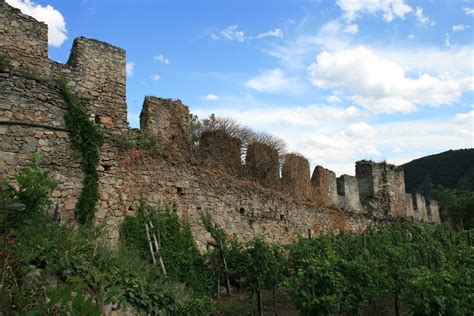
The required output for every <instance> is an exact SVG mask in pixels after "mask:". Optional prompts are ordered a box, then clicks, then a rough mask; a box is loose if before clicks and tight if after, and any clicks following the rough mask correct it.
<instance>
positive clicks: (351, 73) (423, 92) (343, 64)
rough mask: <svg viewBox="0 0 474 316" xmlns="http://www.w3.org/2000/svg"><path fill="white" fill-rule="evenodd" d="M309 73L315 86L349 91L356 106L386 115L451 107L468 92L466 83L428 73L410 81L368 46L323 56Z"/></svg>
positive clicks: (318, 58)
mask: <svg viewBox="0 0 474 316" xmlns="http://www.w3.org/2000/svg"><path fill="white" fill-rule="evenodd" d="M308 70H309V72H310V75H311V78H312V82H313V84H314V85H315V86H317V87H319V88H334V87H344V88H347V89H349V90H350V91H352V92H354V93H355V95H354V97H353V101H354V102H356V103H357V104H360V105H362V106H364V107H366V108H368V109H371V110H373V111H376V112H384V113H393V112H402V113H406V112H413V111H416V109H417V107H418V106H420V105H432V106H439V105H445V104H449V103H452V102H453V101H455V100H457V99H458V98H459V97H460V96H461V95H462V90H463V89H468V87H467V86H466V84H464V82H463V81H459V80H454V79H450V78H443V77H441V76H440V77H433V76H431V75H429V74H427V73H423V74H421V75H419V76H418V77H417V78H410V77H408V76H407V74H406V72H405V69H404V68H403V67H402V66H400V65H399V64H397V63H395V62H393V61H392V60H390V59H387V58H385V57H383V56H379V55H378V54H376V53H375V52H374V51H372V50H371V49H369V48H367V47H365V46H358V47H355V48H351V49H345V50H341V51H337V52H333V53H328V52H322V53H320V54H319V55H318V56H317V58H316V62H315V63H313V64H312V65H310V66H309V68H308Z"/></svg>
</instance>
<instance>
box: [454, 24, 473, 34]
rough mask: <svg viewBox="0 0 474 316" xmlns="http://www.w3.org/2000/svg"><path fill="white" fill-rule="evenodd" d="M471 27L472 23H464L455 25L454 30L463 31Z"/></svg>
mask: <svg viewBox="0 0 474 316" xmlns="http://www.w3.org/2000/svg"><path fill="white" fill-rule="evenodd" d="M469 28H471V26H470V25H464V24H458V25H453V32H462V31H464V30H467V29H469Z"/></svg>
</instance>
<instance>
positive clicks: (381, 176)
mask: <svg viewBox="0 0 474 316" xmlns="http://www.w3.org/2000/svg"><path fill="white" fill-rule="evenodd" d="M356 177H357V180H358V182H359V194H360V202H361V204H362V205H363V206H364V207H365V208H366V209H367V211H368V212H369V214H371V215H373V216H376V217H381V218H383V217H386V216H389V217H407V199H406V194H405V180H404V175H403V170H402V169H401V168H399V167H397V166H394V165H390V164H387V163H385V162H382V163H376V162H373V161H366V160H362V161H358V162H356Z"/></svg>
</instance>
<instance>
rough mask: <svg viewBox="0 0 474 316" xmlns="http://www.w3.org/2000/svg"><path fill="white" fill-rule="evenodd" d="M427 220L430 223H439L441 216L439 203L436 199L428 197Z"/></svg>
mask: <svg viewBox="0 0 474 316" xmlns="http://www.w3.org/2000/svg"><path fill="white" fill-rule="evenodd" d="M428 220H429V222H430V223H435V224H440V223H441V218H440V216H439V205H438V201H436V200H433V199H429V200H428Z"/></svg>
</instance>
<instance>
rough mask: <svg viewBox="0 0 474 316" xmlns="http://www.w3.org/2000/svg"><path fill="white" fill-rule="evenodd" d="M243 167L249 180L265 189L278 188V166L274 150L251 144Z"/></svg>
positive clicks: (263, 145)
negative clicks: (254, 181) (265, 187)
mask: <svg viewBox="0 0 474 316" xmlns="http://www.w3.org/2000/svg"><path fill="white" fill-rule="evenodd" d="M245 166H246V168H247V172H248V175H249V176H250V178H252V179H254V180H256V181H258V182H259V183H261V184H262V185H264V186H267V187H278V185H279V183H280V165H279V161H278V151H277V150H276V149H274V148H272V147H270V146H268V145H265V144H261V143H257V142H254V143H251V144H250V145H249V146H248V147H247V155H246V158H245Z"/></svg>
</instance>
